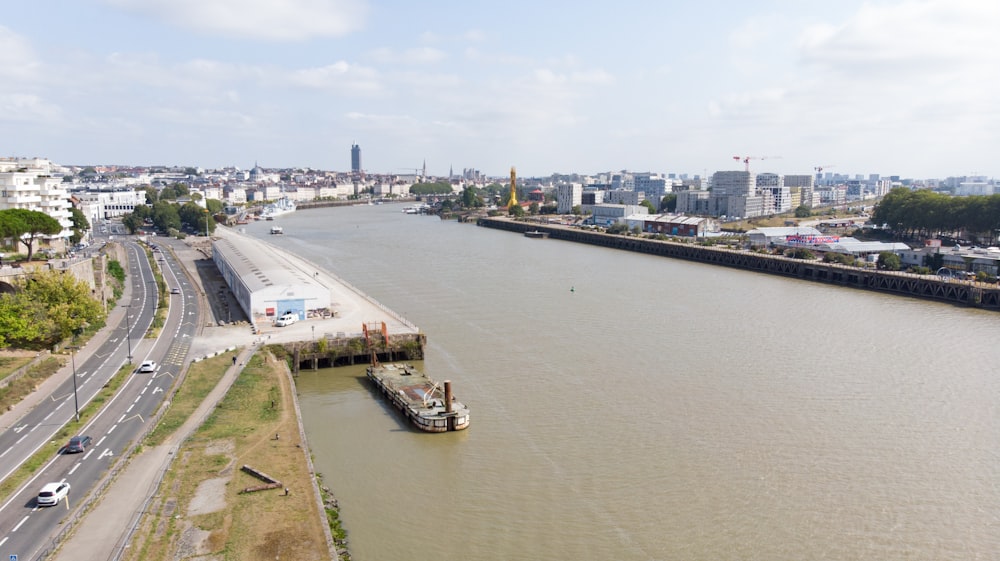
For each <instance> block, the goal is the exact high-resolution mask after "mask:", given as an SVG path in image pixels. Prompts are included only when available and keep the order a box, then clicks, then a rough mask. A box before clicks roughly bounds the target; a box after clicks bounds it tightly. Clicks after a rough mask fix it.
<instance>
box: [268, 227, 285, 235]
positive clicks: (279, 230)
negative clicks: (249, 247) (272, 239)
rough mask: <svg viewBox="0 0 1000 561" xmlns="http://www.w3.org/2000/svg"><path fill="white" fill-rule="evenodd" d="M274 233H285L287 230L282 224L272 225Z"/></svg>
mask: <svg viewBox="0 0 1000 561" xmlns="http://www.w3.org/2000/svg"><path fill="white" fill-rule="evenodd" d="M271 233H272V234H284V233H285V230H284V228H282V227H281V226H271Z"/></svg>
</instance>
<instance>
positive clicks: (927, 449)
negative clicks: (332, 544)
mask: <svg viewBox="0 0 1000 561" xmlns="http://www.w3.org/2000/svg"><path fill="white" fill-rule="evenodd" d="M401 209H402V205H378V206H359V207H350V208H330V209H316V210H308V211H301V212H296V213H294V214H291V215H286V216H282V217H280V218H278V219H277V221H276V222H274V223H257V224H251V225H248V226H247V232H248V233H250V234H251V235H254V236H257V237H259V238H261V239H264V240H266V241H268V242H271V243H274V244H276V245H279V246H281V247H285V248H288V249H289V250H291V251H293V252H295V253H297V254H299V255H301V256H303V257H306V258H308V259H309V260H311V261H313V262H314V263H315V264H316V265H318V266H320V267H323V268H326V269H329V270H330V271H332V272H334V273H335V274H337V275H339V276H341V277H342V278H344V279H345V280H347V281H349V282H350V283H351V284H353V285H354V286H357V287H359V288H360V289H361V290H364V291H365V292H366V293H367V294H369V295H370V296H372V297H374V298H375V299H377V300H378V301H380V302H381V303H383V304H385V305H386V306H388V307H389V308H391V309H393V310H395V311H396V312H397V313H399V314H401V315H403V316H405V317H406V318H407V319H409V320H410V321H411V322H413V323H414V324H416V325H417V326H419V327H420V328H421V330H422V331H423V332H424V333H426V334H427V340H428V346H427V353H426V360H425V361H424V362H423V363H422V364H420V367H421V368H423V369H424V370H426V371H427V372H428V373H429V374H430V375H431V376H432V377H434V378H435V379H438V380H444V379H450V380H452V382H453V384H454V388H455V393H456V395H457V397H458V398H459V399H460V400H462V401H463V402H465V403H467V404H468V405H469V406H470V407H471V410H472V424H471V426H470V428H469V429H468V430H466V431H463V432H459V433H447V434H423V433H419V432H416V431H415V430H412V429H411V428H410V427H409V426H408V425H407V424H406V423H405V422H404V419H403V418H402V417H401V416H400V415H399V414H398V412H397V411H395V410H394V409H391V408H390V406H389V405H388V404H387V403H386V402H385V401H384V400H383V399H382V398H381V397H380V396H379V395H378V394H377V392H376V391H375V390H374V388H373V387H372V386H371V385H370V384H369V383H368V382H367V380H365V379H364V369H363V368H338V369H331V370H321V371H317V372H311V371H306V372H303V373H302V374H301V375H300V376H299V378H298V388H299V394H300V395H299V399H300V403H301V407H302V414H303V416H304V420H305V424H306V431H307V434H308V438H309V444H310V447H311V449H312V452H313V454H314V459H315V463H316V466H317V470H318V471H320V472H321V473H322V475H323V480H324V483H325V484H326V485H328V486H329V487H330V488H331V489H332V490H333V492H334V493H335V495H336V496H337V498H338V499H339V502H340V507H341V518H342V520H343V522H344V525H345V527H346V529H347V531H348V540H349V549H350V550H351V553H352V555H353V558H354V559H355V560H357V561H373V560H380V561H396V560H399V561H402V560H419V561H424V560H427V561H431V560H436V561H451V560H454V561H478V560H497V559H503V560H511V559H567V560H569V559H572V560H594V561H597V560H600V561H606V560H609V559H615V560H661V559H662V560H675V559H676V560H701V559H703V560H762V561H765V560H766V561H778V560H789V561H792V560H794V561H802V560H821V559H830V560H856V559H873V560H883V561H888V560H903V559H906V560H910V561H912V560H924V559H926V560H942V559H961V560H972V559H984V560H986V559H1000V408H998V403H1000V375H998V371H1000V367H998V363H1000V361H998V359H1000V353H998V350H997V342H998V341H1000V315H997V313H996V312H986V311H981V310H974V309H967V308H962V307H956V306H952V305H947V304H940V303H934V302H926V301H922V300H915V299H908V298H904V297H897V296H889V295H884V294H876V293H870V292H865V291H860V290H855V289H848V288H839V287H833V286H829V285H823V284H814V283H810V282H807V281H800V280H794V279H785V278H780V277H774V276H768V275H762V274H759V273H752V272H744V271H739V270H734V269H728V268H721V267H715V266H711V265H704V264H696V263H688V262H684V261H677V260H671V259H666V258H660V257H652V256H646V255H641V254H635V253H629V252H623V251H615V250H609V249H602V248H596V247H591V246H587V245H580V244H573V243H570V242H560V241H556V240H536V239H528V238H525V237H523V236H519V235H517V234H512V233H507V232H500V231H496V230H490V229H486V228H479V227H476V226H474V225H470V224H458V223H455V222H442V221H440V220H439V219H437V218H436V217H428V216H414V215H405V214H403V213H402V212H400V211H401ZM273 224H280V225H281V226H282V227H283V228H284V231H285V235H284V236H280V237H279V236H268V234H267V232H268V230H269V227H270V226H271V225H273ZM359 330H360V326H359Z"/></svg>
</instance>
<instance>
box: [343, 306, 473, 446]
mask: <svg viewBox="0 0 1000 561" xmlns="http://www.w3.org/2000/svg"><path fill="white" fill-rule="evenodd" d="M361 329H362V332H363V333H364V337H365V343H366V344H367V346H368V352H369V353H371V363H370V364H369V365H368V368H367V370H366V373H367V375H368V378H369V379H370V380H371V381H372V382H374V383H375V386H376V387H378V389H379V391H380V392H382V394H383V395H385V396H386V397H387V398H389V401H390V402H392V404H393V406H395V407H396V409H399V410H400V411H402V412H403V414H404V415H406V418H407V419H409V420H410V422H411V423H413V425H414V426H416V427H417V428H418V429H420V430H422V431H426V432H449V431H456V430H462V429H466V428H468V427H469V407H468V406H466V405H465V404H464V403H462V402H460V401H458V400H457V399H455V396H454V395H452V393H451V381H450V380H445V381H444V382H443V383H438V382H435V381H434V380H431V379H430V378H429V377H428V376H427V375H426V374H424V373H423V372H421V371H420V370H418V369H416V368H414V367H413V365H410V364H405V363H396V362H387V363H381V362H379V360H378V353H377V352H376V350H375V342H374V341H372V338H373V337H375V336H376V335H381V339H382V341H384V342H385V344H387V345H388V343H389V333H388V331H387V330H386V327H385V322H382V325H381V326H377V325H375V324H373V325H372V327H371V328H369V327H368V324H362V325H361Z"/></svg>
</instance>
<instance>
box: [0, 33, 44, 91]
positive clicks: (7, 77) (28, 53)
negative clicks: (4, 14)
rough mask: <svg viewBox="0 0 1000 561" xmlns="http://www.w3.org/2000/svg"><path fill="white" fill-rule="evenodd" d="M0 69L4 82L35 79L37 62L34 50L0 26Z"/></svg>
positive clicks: (23, 40)
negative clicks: (1, 69)
mask: <svg viewBox="0 0 1000 561" xmlns="http://www.w3.org/2000/svg"><path fill="white" fill-rule="evenodd" d="M0 68H3V75H4V80H3V81H4V82H10V81H12V80H26V79H30V78H33V77H36V74H37V71H38V61H37V60H36V59H35V53H34V50H32V48H31V46H30V45H29V44H28V42H27V41H26V40H25V39H24V38H23V37H21V36H20V35H18V34H16V33H14V32H13V31H11V30H10V29H7V28H6V27H4V26H2V25H0Z"/></svg>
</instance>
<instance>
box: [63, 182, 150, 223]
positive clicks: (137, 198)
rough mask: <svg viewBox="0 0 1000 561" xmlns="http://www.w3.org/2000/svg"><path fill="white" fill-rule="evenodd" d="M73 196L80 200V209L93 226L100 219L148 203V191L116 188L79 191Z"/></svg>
mask: <svg viewBox="0 0 1000 561" xmlns="http://www.w3.org/2000/svg"><path fill="white" fill-rule="evenodd" d="M73 196H74V197H75V198H76V200H77V201H79V204H80V211H81V212H83V215H84V216H86V217H87V220H89V221H90V224H91V226H93V225H94V224H95V223H97V222H98V221H100V220H107V219H109V218H117V217H119V216H124V215H126V214H129V213H131V212H132V211H133V210H135V207H136V206H138V205H144V204H146V191H145V190H143V191H136V190H135V189H132V188H128V189H115V190H107V191H78V192H76V193H73Z"/></svg>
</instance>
